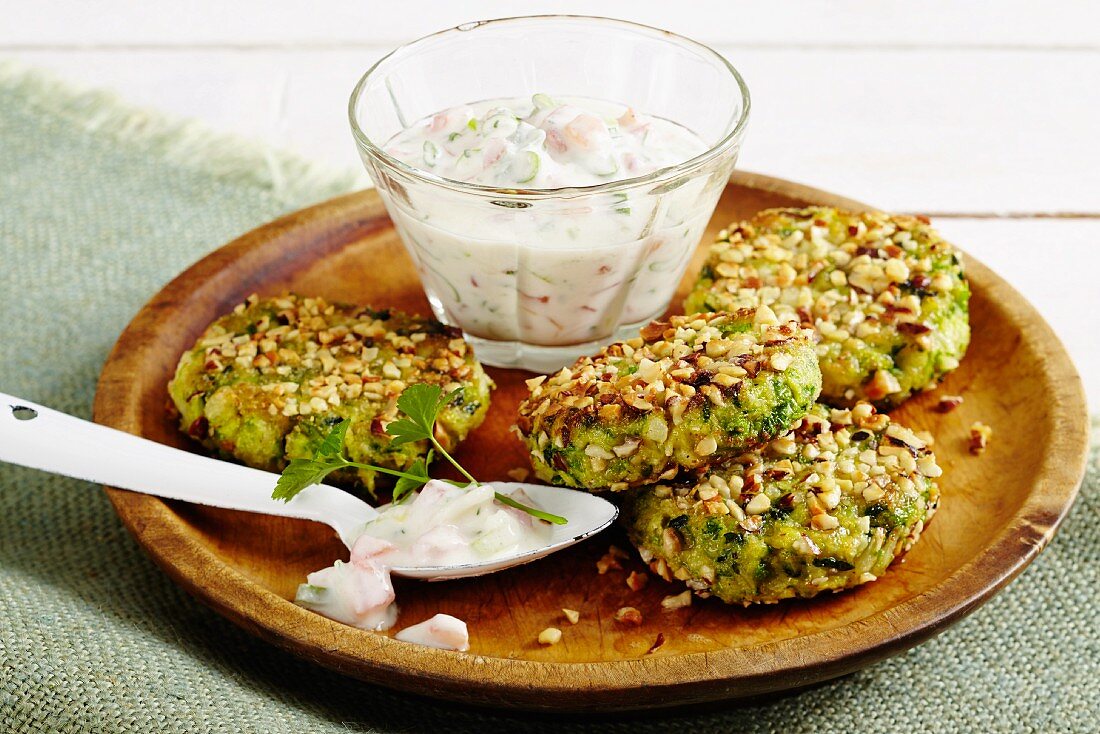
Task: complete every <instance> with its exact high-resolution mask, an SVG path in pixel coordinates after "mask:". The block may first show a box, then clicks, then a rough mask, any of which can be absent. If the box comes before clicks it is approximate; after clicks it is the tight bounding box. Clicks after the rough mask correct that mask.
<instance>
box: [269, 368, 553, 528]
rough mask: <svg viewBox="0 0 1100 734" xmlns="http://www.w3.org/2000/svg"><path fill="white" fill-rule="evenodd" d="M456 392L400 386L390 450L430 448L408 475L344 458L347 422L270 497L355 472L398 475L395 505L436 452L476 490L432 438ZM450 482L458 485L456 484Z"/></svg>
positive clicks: (297, 462) (422, 476) (298, 462)
mask: <svg viewBox="0 0 1100 734" xmlns="http://www.w3.org/2000/svg"><path fill="white" fill-rule="evenodd" d="M459 392H461V388H459V389H457V390H455V391H454V392H452V393H450V394H448V395H444V394H443V390H442V388H440V387H439V385H426V384H423V383H417V384H415V385H409V386H408V387H407V388H405V390H404V392H402V393H401V396H400V397H399V398H398V399H397V408H398V410H400V411H401V412H402V413H404V414H405V417H404V418H401V419H399V420H396V421H393V422H391V423H389V424H387V425H386V433H387V434H388V435H389V436H390V438H391V443H392V444H393V445H394V446H401V445H402V444H406V443H412V442H413V441H428V442H429V443H430V444H431V445H432V447H433V448H432V449H429V450H428V453H427V455H426V456H424V457H423V458H420V459H417V460H416V461H415V462H413V465H412V466H411V467H410V468H409V469H408V471H398V470H396V469H388V468H385V467H381V466H373V465H371V464H361V463H359V462H356V461H349V460H348V459H347V457H345V456H344V440H345V439H346V437H347V433H348V428H349V427H350V426H351V421H349V420H347V419H345V420H342V421H340V422H339V423H337V424H336V425H335V426H333V427H332V429H331V430H330V431H329V432H328V434H327V435H326V436H325V437H324V438H323V439H322V440H321V443H320V444H319V445H318V446H317V450H316V451H315V452H314V454H313V458H312V459H293V460H291V462H290V463H289V464H288V465H287V467H286V469H284V470H283V473H282V476H280V477H279V481H278V483H277V484H276V485H275V491H274V492H272V494H271V496H272V497H273V498H275V499H281V500H288V501H289V500H290V499H291V498H293V497H294V496H295V495H296V494H298V493H299V492H301V491H302V490H303V489H305V488H306V487H309V486H312V485H314V484H320V483H321V481H322V480H324V478H325V477H327V476H328V475H329V474H331V473H332V472H334V471H336V470H337V469H344V468H356V469H366V470H369V471H374V472H379V473H382V474H389V475H390V476H394V477H397V483H396V484H395V485H394V488H393V501H394V502H395V503H397V502H400V501H401V500H402V499H404V498H405V497H407V496H408V495H409V493H411V492H412V491H413V490H415V489H417V488H419V487H421V486H423V485H424V484H425V483H426V482H427V481H428V480H429V479H431V477H430V476H429V475H428V467H429V466H430V465H431V463H432V459H433V458H435V452H436V451H438V452H439V453H440V455H442V456H443V458H445V459H446V460H447V461H448V462H450V464H451V465H452V466H454V467H455V469H457V470H458V471H459V472H460V473H461V474H462V475H463V476H464V477H466V479H467V480H469V482H470V485H469V486H475V487H476V486H477V485H478V481H477V480H476V479H474V477H473V475H471V474H470V473H469V472H468V471H466V470H465V469H464V468H463V467H462V465H461V464H459V463H458V462H457V461H455V458H454V457H453V456H451V455H450V454H449V453H447V450H446V449H445V448H443V446H442V445H441V444H440V443H439V441H438V440H437V439H436V437H435V421H436V418H437V417H438V416H439V411H441V410H442V409H443V408H444V407H446V406H447V405H448V404H450V402H451V401H452V400H454V399H455V397H456V396H457V395H458V394H459ZM446 481H450V480H446ZM451 483H452V484H457V485H458V486H463V485H461V484H459V483H458V482H451ZM496 499H497V501H498V502H501V503H503V504H506V505H509V506H511V507H515V508H517V509H520V510H523V511H524V512H526V513H528V514H530V515H532V516H534V517H537V518H540V519H542V520H547V521H549V522H553V523H557V524H559V525H561V524H564V523H565V522H566V520H565V518H564V517H559V516H558V515H553V514H551V513H548V512H543V511H542V510H538V509H536V508H533V507H528V506H526V505H524V504H522V503H520V502H517V501H516V500H513V499H512V498H511V497H508V496H506V495H502V494H500V493H497V494H496Z"/></svg>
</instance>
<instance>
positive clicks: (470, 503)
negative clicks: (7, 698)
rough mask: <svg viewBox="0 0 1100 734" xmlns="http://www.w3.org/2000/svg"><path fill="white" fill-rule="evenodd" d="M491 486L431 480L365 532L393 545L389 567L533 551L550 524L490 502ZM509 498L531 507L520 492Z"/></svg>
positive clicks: (460, 561)
mask: <svg viewBox="0 0 1100 734" xmlns="http://www.w3.org/2000/svg"><path fill="white" fill-rule="evenodd" d="M494 491H495V490H494V489H493V486H492V485H490V484H482V485H481V486H478V487H471V488H469V489H463V488H461V487H456V486H454V485H452V484H448V483H447V482H442V481H439V480H438V479H433V480H431V481H430V482H428V483H427V484H425V485H424V486H423V487H422V488H421V490H420V492H419V493H418V494H417V496H416V497H415V499H413V500H412V501H411V502H409V501H406V502H402V503H401V504H399V505H390V506H388V507H386V508H385V509H384V510H383V511H382V513H381V514H380V515H379V516H378V517H377V518H375V519H374V520H372V521H370V522H369V523H367V525H366V527H365V528H363V532H364V533H365V534H367V535H370V536H371V537H373V538H380V539H382V540H385V541H387V542H389V543H392V544H393V545H394V547H395V548H396V550H395V552H394V553H393V554H392V555H390V556H388V557H387V560H388V562H389V564H390V565H391V566H457V565H464V564H468V563H480V562H482V561H489V560H492V559H494V558H501V557H504V556H511V555H515V554H517V553H523V552H525V551H531V550H536V549H538V548H541V547H543V546H545V545H546V544H547V543H548V542H549V540H550V526H549V525H548V524H547V523H545V522H542V521H541V520H536V519H535V518H533V517H531V516H530V515H528V514H527V513H526V512H523V511H521V510H517V509H514V508H512V507H508V506H507V505H502V504H500V503H498V502H495V501H494V500H493V494H494ZM512 496H513V497H514V498H515V499H516V500H517V501H519V502H522V503H524V504H528V505H530V504H531V500H530V498H528V497H526V496H525V495H523V494H522V492H519V491H517V492H514V493H513V494H512Z"/></svg>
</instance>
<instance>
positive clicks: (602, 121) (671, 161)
mask: <svg viewBox="0 0 1100 734" xmlns="http://www.w3.org/2000/svg"><path fill="white" fill-rule="evenodd" d="M706 149H707V146H706V144H704V143H703V141H702V140H700V139H699V137H698V136H697V135H695V133H693V132H691V131H690V130H688V129H687V128H685V127H682V126H680V125H677V124H676V123H674V122H670V121H668V120H664V119H661V118H657V117H648V116H646V115H642V114H638V113H636V112H635V111H634V110H632V109H630V108H629V107H623V106H622V105H617V104H615V103H613V102H607V101H604V100H595V99H584V98H576V97H563V98H561V99H558V100H555V99H552V98H550V97H549V96H547V95H545V94H536V95H535V96H534V97H532V98H531V99H527V98H525V97H515V98H506V99H490V100H485V101H483V102H475V103H473V104H468V105H461V106H459V107H452V108H451V109H447V110H443V111H442V112H438V113H436V114H434V115H432V116H431V117H430V118H426V119H423V120H421V121H419V122H416V123H413V124H412V125H410V126H409V127H407V128H405V129H404V130H402V131H401V132H400V133H398V134H397V135H396V136H394V137H393V138H392V139H391V140H390V141H389V142H388V143H387V144H386V146H385V151H386V152H387V153H389V154H390V155H392V156H393V157H394V158H396V159H398V160H399V161H401V162H403V163H407V164H408V165H410V166H412V167H414V168H419V169H421V170H423V171H428V172H430V173H434V174H435V175H437V176H442V177H443V178H449V179H452V180H454V181H465V182H467V183H475V184H479V185H481V186H493V187H498V188H524V189H556V188H563V187H568V186H595V185H598V184H603V183H609V182H611V181H620V180H622V179H625V178H633V177H635V176H644V175H646V174H647V173H652V172H654V171H656V170H659V169H661V168H667V167H669V166H675V165H677V164H679V163H683V162H684V161H686V160H688V159H689V158H693V157H695V156H697V155H699V154H700V153H702V152H703V151H705V150H706Z"/></svg>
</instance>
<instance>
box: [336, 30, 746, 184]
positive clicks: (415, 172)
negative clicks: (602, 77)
mask: <svg viewBox="0 0 1100 734" xmlns="http://www.w3.org/2000/svg"><path fill="white" fill-rule="evenodd" d="M530 20H535V21H539V20H580V21H595V22H596V23H598V24H610V25H617V26H620V27H623V28H625V29H629V30H634V31H636V32H637V31H640V32H642V33H644V34H646V35H649V36H650V37H653V36H663V37H664V38H665V39H666V40H671V41H676V42H678V43H680V44H681V45H684V46H687V47H689V48H691V49H692V50H694V51H696V52H697V53H699V54H700V55H701V56H709V57H710V58H711V59H713V60H716V61H717V62H718V63H719V65H720V66H722V67H724V68H725V69H726V70H727V71H728V72H729V73H730V75H731V76H732V77H733V79H734V81H735V82H736V83H737V88H738V90H739V91H740V93H741V113H740V115H739V116H738V118H737V121H736V122H735V123H734V124H733V125H732V127H731V128H730V130H729V132H728V133H726V135H725V136H724V137H723V138H722V139H721V140H719V141H718V142H717V143H715V144H714V145H712V146H711V147H709V148H708V149H707V150H705V151H703V152H702V153H700V154H699V155H697V156H695V157H693V158H689V159H688V160H686V161H683V162H682V163H678V164H676V165H675V166H668V167H665V168H660V169H657V170H656V171H653V172H651V173H647V174H645V175H644V176H635V177H632V178H624V179H619V180H617V181H609V182H607V183H601V184H592V185H589V186H562V187H558V188H551V189H524V188H501V187H495V186H482V185H481V184H473V183H469V182H466V181H457V180H455V179H451V178H445V177H443V176H437V175H435V174H433V173H429V172H428V171H424V170H422V169H420V168H416V167H415V166H410V165H409V164H407V163H404V162H402V161H400V160H398V159H396V158H394V157H393V156H391V155H389V154H388V153H386V152H385V151H384V150H382V149H381V148H380V147H379V146H378V145H376V144H375V143H374V141H372V140H371V139H370V138H369V137H368V136H367V134H366V133H364V132H363V130H362V128H361V127H360V126H359V120H358V119H357V116H356V110H355V108H356V105H357V103H358V101H359V98H360V97H361V96H362V94H363V90H364V89H365V88H366V85H367V82H368V81H369V80H370V79H371V77H372V75H373V74H374V73H375V72H376V71H378V69H379V68H380V67H381V66H382V65H383V64H385V63H386V62H387V61H389V60H390V59H391V58H392V57H394V56H395V55H397V54H400V53H404V52H407V51H409V50H410V49H413V47H415V46H417V45H418V44H421V43H424V42H426V41H429V40H432V39H435V38H438V37H439V36H444V35H451V34H455V33H465V32H467V31H471V30H474V29H477V28H481V27H484V26H487V25H503V24H509V23H514V22H517V21H530ZM750 108H751V99H750V96H749V88H748V86H747V85H746V84H745V80H744V78H743V77H742V76H741V73H740V72H739V71H737V69H736V68H734V66H733V64H731V63H730V62H729V60H727V59H726V57H725V56H723V55H722V54H720V53H718V52H717V51H715V50H714V49H712V48H711V47H710V46H707V45H706V44H703V43H700V42H699V41H695V40H692V39H690V38H687V37H686V36H681V35H679V34H677V33H673V32H672V31H666V30H663V29H661V28H656V27H654V26H649V25H644V24H642V23H635V22H633V21H629V20H619V19H617V18H607V17H603V16H597V15H570V14H543V15H518V16H509V17H506V18H494V19H491V20H479V21H473V22H469V23H462V24H460V25H457V26H454V27H452V28H445V29H443V30H441V31H436V32H435V33H430V34H428V35H426V36H422V37H420V38H418V39H416V40H414V41H410V42H408V43H405V44H402V45H401V46H398V47H397V48H395V49H394V50H392V51H390V52H389V53H387V54H386V55H385V56H383V57H382V58H380V59H379V60H378V61H376V62H375V63H374V64H372V65H371V67H370V68H369V69H367V71H366V73H364V74H363V76H362V77H360V79H359V81H358V83H356V85H355V88H354V89H352V92H351V97H350V99H349V100H348V119H349V121H350V122H351V131H352V135H353V136H354V137H355V141H356V143H358V144H359V146H360V147H361V149H362V150H364V151H365V152H366V153H368V154H369V155H370V156H371V157H372V158H374V159H376V160H377V161H379V162H380V163H382V164H383V165H385V166H387V167H388V168H390V169H391V170H394V171H397V172H400V173H402V174H404V175H406V176H409V177H412V178H413V179H418V180H420V181H422V182H426V183H428V184H431V185H435V186H444V187H446V188H449V189H452V190H455V191H462V192H466V193H470V194H478V195H488V196H492V197H493V198H505V199H549V198H563V197H574V196H588V195H593V194H603V193H614V192H616V191H619V190H622V189H627V188H634V187H636V186H645V185H649V184H664V183H668V182H670V181H672V180H674V179H676V178H678V177H680V176H682V175H684V174H687V173H690V172H692V171H694V170H695V169H697V168H701V167H703V166H705V165H706V164H708V163H710V162H711V161H713V160H714V159H716V158H719V157H720V156H722V155H723V154H724V153H726V152H727V151H728V150H729V149H730V148H732V147H733V146H734V145H735V144H736V143H737V142H738V141H739V140H740V139H741V137H742V136H743V135H744V132H745V126H746V125H747V124H748V119H749V110H750ZM727 126H728V123H727Z"/></svg>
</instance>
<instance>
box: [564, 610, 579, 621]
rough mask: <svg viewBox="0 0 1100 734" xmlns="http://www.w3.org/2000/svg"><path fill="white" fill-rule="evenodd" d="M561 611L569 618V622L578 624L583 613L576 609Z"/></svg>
mask: <svg viewBox="0 0 1100 734" xmlns="http://www.w3.org/2000/svg"><path fill="white" fill-rule="evenodd" d="M561 613H562V614H564V615H565V618H566V619H568V620H569V624H576V623H577V622H579V621H581V613H580V612H578V611H577V610H576V609H562V610H561Z"/></svg>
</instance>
